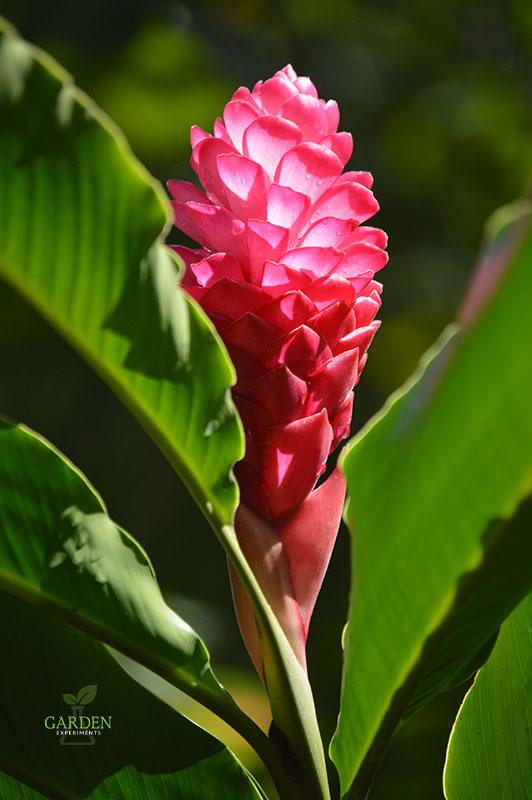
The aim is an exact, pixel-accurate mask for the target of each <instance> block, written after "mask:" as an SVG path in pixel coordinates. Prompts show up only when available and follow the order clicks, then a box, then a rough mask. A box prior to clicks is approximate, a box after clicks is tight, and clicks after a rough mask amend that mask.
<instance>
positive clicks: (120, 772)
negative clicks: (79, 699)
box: [0, 592, 261, 800]
mask: <svg viewBox="0 0 532 800" xmlns="http://www.w3.org/2000/svg"><path fill="white" fill-rule="evenodd" d="M0 632H1V635H2V638H3V639H4V640H6V639H8V640H9V642H10V645H11V656H7V655H4V657H3V658H2V659H0V680H1V684H2V686H3V687H4V689H5V691H3V692H2V695H1V696H0V769H1V770H3V772H4V773H8V775H5V774H2V773H0V796H1V797H2V798H3V800H37V798H40V797H41V796H44V797H50V798H53V800H71V799H72V800H77V799H78V798H81V797H83V798H87V800H89V798H90V800H109V798H113V800H133V798H138V799H139V800H140V798H142V800H196V798H197V800H200V798H201V800H224V798H227V800H232V798H235V797H238V798H239V799H240V798H242V800H259V798H260V797H261V796H260V794H259V792H258V791H257V789H256V788H255V786H254V784H253V782H252V780H251V779H250V777H249V776H248V775H247V774H246V772H245V770H244V769H243V768H242V766H241V765H240V764H239V762H238V761H237V760H236V758H235V757H234V756H233V755H232V754H231V753H230V751H229V750H227V748H225V747H224V746H223V745H222V744H221V743H220V742H218V741H217V740H216V739H214V738H213V737H212V736H210V735H209V734H207V733H206V732H205V731H203V730H201V728H198V727H197V726H196V725H194V724H193V723H191V722H190V721H189V720H187V719H185V718H184V717H182V716H181V715H180V714H178V713H177V712H175V711H173V710H172V709H171V708H169V707H168V706H167V705H165V704H164V703H162V702H161V701H160V700H158V699H157V698H155V697H154V696H153V695H152V694H150V693H149V692H148V691H146V690H145V689H143V688H142V687H140V686H139V685H138V684H137V683H136V682H135V681H133V680H132V679H131V678H130V677H129V676H128V675H127V674H126V673H125V672H124V671H123V670H122V669H121V667H119V666H118V665H117V663H116V662H115V661H114V659H113V658H112V657H111V656H110V655H109V654H108V653H107V651H106V650H105V648H104V647H103V646H102V645H101V644H99V643H98V642H96V641H94V640H93V639H91V638H90V637H88V636H86V635H85V634H83V633H80V632H79V631H77V630H75V629H73V628H72V627H70V626H67V625H63V624H61V623H60V622H58V621H57V620H54V619H53V618H51V617H50V616H49V615H48V614H44V613H43V612H42V610H41V609H38V608H33V607H32V606H30V605H28V604H27V603H23V602H21V601H20V600H19V599H18V598H16V597H13V596H11V595H9V594H7V593H6V592H0ZM36 654H38V658H36ZM21 664H25V665H32V669H33V680H32V681H31V683H29V684H28V681H27V670H25V669H24V670H23V669H21V668H20V666H21ZM91 681H94V682H95V683H96V685H97V687H98V691H97V694H96V696H95V698H94V700H93V702H92V705H91V706H90V711H88V710H87V709H85V710H84V712H83V713H87V714H90V717H91V719H92V717H93V715H95V716H97V717H100V716H103V717H105V718H106V719H107V720H108V722H109V723H110V728H107V727H105V728H104V729H102V732H101V734H100V735H98V736H95V737H94V745H92V746H89V745H87V744H85V745H83V744H81V745H79V742H87V741H88V738H87V737H86V736H83V737H80V736H77V737H74V736H71V737H70V736H69V737H67V738H66V739H65V741H67V742H75V743H77V744H78V746H68V745H67V744H64V745H61V744H60V741H61V737H60V736H59V735H57V730H54V729H47V728H46V726H45V719H46V718H47V717H49V716H53V717H55V720H56V721H57V719H58V717H60V716H64V717H66V716H67V715H68V713H69V712H70V709H68V708H66V707H65V704H64V702H63V697H62V694H63V689H64V688H65V687H68V686H86V685H87V684H89V682H91ZM109 718H110V720H109ZM48 724H49V725H50V724H52V723H51V722H50V721H49V722H48ZM26 784H27V785H26ZM30 787H33V789H32V788H30ZM38 792H40V793H42V795H41V794H38Z"/></svg>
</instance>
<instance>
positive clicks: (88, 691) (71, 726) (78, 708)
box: [59, 685, 97, 746]
mask: <svg viewBox="0 0 532 800" xmlns="http://www.w3.org/2000/svg"><path fill="white" fill-rule="evenodd" d="M96 689H97V687H96V686H95V685H91V686H84V687H83V689H80V690H79V692H78V694H77V695H72V694H64V695H63V699H64V700H65V702H66V703H68V704H69V706H70V710H71V712H72V713H71V714H70V715H69V717H68V728H67V729H66V731H65V733H63V734H62V735H61V737H60V739H59V744H63V745H81V746H87V745H89V746H90V745H95V744H96V740H95V737H94V735H93V734H92V731H91V730H90V728H89V729H87V728H85V729H83V728H82V725H81V719H82V717H83V709H84V708H85V705H86V704H87V703H91V702H92V701H93V700H94V697H95V696H96ZM80 700H84V703H80V702H79V701H80ZM72 701H74V702H72ZM78 719H79V720H80V723H79V725H78V723H77V720H78Z"/></svg>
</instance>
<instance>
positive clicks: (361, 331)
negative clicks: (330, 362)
mask: <svg viewBox="0 0 532 800" xmlns="http://www.w3.org/2000/svg"><path fill="white" fill-rule="evenodd" d="M379 326H380V322H372V323H371V325H366V326H365V327H363V328H357V329H356V331H353V332H352V333H350V334H348V335H347V336H344V337H343V338H342V339H341V340H340V341H339V342H338V349H337V351H336V352H338V353H341V352H344V351H346V350H355V349H356V350H358V356H359V359H360V358H362V356H363V355H364V353H365V352H366V350H367V349H368V347H369V346H370V344H371V340H372V339H373V337H374V336H375V333H376V331H377V330H378V328H379Z"/></svg>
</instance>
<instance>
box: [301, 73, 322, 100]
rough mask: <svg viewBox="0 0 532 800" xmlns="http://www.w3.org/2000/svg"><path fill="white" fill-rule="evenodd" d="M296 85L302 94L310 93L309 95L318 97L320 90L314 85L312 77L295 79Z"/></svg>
mask: <svg viewBox="0 0 532 800" xmlns="http://www.w3.org/2000/svg"><path fill="white" fill-rule="evenodd" d="M294 86H297V88H298V89H299V91H300V92H301V93H302V94H308V95H311V96H312V97H317V96H318V90H317V89H316V87H315V86H314V84H313V83H312V81H311V80H310V78H306V77H305V78H296V79H295V80H294ZM322 102H323V101H322Z"/></svg>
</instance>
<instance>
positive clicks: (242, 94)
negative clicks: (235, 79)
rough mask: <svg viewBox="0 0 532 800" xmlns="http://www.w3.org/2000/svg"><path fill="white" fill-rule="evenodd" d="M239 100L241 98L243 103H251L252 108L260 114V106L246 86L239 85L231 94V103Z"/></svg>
mask: <svg viewBox="0 0 532 800" xmlns="http://www.w3.org/2000/svg"><path fill="white" fill-rule="evenodd" d="M261 82H262V81H261ZM240 100H243V101H244V102H245V103H249V104H250V105H252V106H253V108H255V109H256V110H257V111H258V112H259V114H260V112H261V107H260V105H259V103H257V101H256V99H255V98H254V97H253V95H252V93H251V92H250V91H249V89H248V88H247V87H246V86H240V87H239V88H238V89H237V90H236V92H235V93H234V95H233V96H232V98H231V101H230V102H231V103H233V102H236V101H240Z"/></svg>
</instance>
